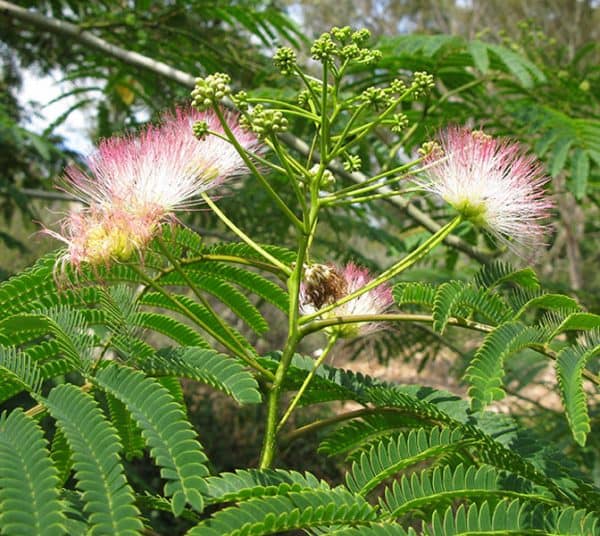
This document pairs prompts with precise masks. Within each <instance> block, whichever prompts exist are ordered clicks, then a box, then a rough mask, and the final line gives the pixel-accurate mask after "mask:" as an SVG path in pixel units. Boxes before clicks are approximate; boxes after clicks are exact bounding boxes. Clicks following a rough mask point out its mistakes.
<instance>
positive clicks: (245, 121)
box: [240, 104, 288, 139]
mask: <svg viewBox="0 0 600 536" xmlns="http://www.w3.org/2000/svg"><path fill="white" fill-rule="evenodd" d="M240 125H241V126H242V128H244V129H246V130H250V131H252V132H254V133H255V134H256V135H257V136H258V137H259V138H260V139H264V138H266V137H267V136H269V135H270V134H277V133H279V132H285V131H286V130H287V128H288V120H287V119H286V118H285V116H284V115H283V112H281V111H280V110H270V109H265V107H264V106H263V105H262V104H257V105H256V106H255V107H254V108H253V109H252V110H251V111H250V112H249V113H248V115H245V116H242V117H241V118H240Z"/></svg>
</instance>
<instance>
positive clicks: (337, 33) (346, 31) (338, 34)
mask: <svg viewBox="0 0 600 536" xmlns="http://www.w3.org/2000/svg"><path fill="white" fill-rule="evenodd" d="M331 35H333V37H335V38H336V39H337V40H338V41H339V42H340V43H347V42H348V40H349V39H351V38H352V28H350V26H343V27H342V28H338V27H337V26H334V27H333V28H332V29H331Z"/></svg>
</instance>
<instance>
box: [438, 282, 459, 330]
mask: <svg viewBox="0 0 600 536" xmlns="http://www.w3.org/2000/svg"><path fill="white" fill-rule="evenodd" d="M464 290H465V284H464V283H462V282H460V281H448V282H447V283H442V284H441V285H440V286H439V287H438V288H437V290H436V292H435V297H434V299H433V329H434V330H436V331H437V332H438V333H443V332H444V329H445V327H446V324H447V323H448V319H449V318H450V315H451V314H452V312H453V310H454V308H455V306H456V304H458V303H459V302H460V299H461V297H462V294H463V292H464Z"/></svg>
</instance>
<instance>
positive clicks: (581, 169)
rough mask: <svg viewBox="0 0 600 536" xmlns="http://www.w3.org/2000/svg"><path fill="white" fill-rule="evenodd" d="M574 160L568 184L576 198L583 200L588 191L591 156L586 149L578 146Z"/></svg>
mask: <svg viewBox="0 0 600 536" xmlns="http://www.w3.org/2000/svg"><path fill="white" fill-rule="evenodd" d="M572 161H573V165H572V171H571V180H570V181H568V183H567V184H568V185H569V190H570V191H571V192H572V193H573V195H574V196H575V199H577V200H578V201H581V199H582V198H583V196H584V195H585V194H586V191H587V184H588V178H589V175H590V158H589V156H588V154H587V152H586V151H584V150H583V149H579V148H578V149H575V152H574V153H573V159H572Z"/></svg>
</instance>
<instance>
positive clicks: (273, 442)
mask: <svg viewBox="0 0 600 536" xmlns="http://www.w3.org/2000/svg"><path fill="white" fill-rule="evenodd" d="M299 246H300V247H299V248H298V257H297V262H296V266H295V267H294V271H293V272H292V275H291V276H290V278H289V280H288V290H289V294H290V308H289V318H288V337H287V341H286V344H285V347H284V349H283V353H282V354H281V360H280V361H279V365H278V367H277V370H276V371H275V378H274V380H273V384H272V386H271V389H270V391H269V393H268V395H267V422H266V427H265V435H264V438H263V446H262V452H261V455H260V462H259V468H260V469H268V468H269V467H270V466H271V464H272V463H273V458H274V456H275V450H276V448H277V421H278V417H279V398H280V396H281V389H282V386H283V381H284V379H285V376H286V373H287V370H288V368H289V366H290V363H291V361H292V357H293V356H294V352H295V351H296V346H297V344H298V341H299V340H300V337H299V334H298V316H299V313H298V305H299V304H298V299H299V298H298V295H299V291H300V282H301V280H302V272H303V265H304V254H305V252H306V241H305V240H302V241H301V242H300V244H299Z"/></svg>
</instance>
